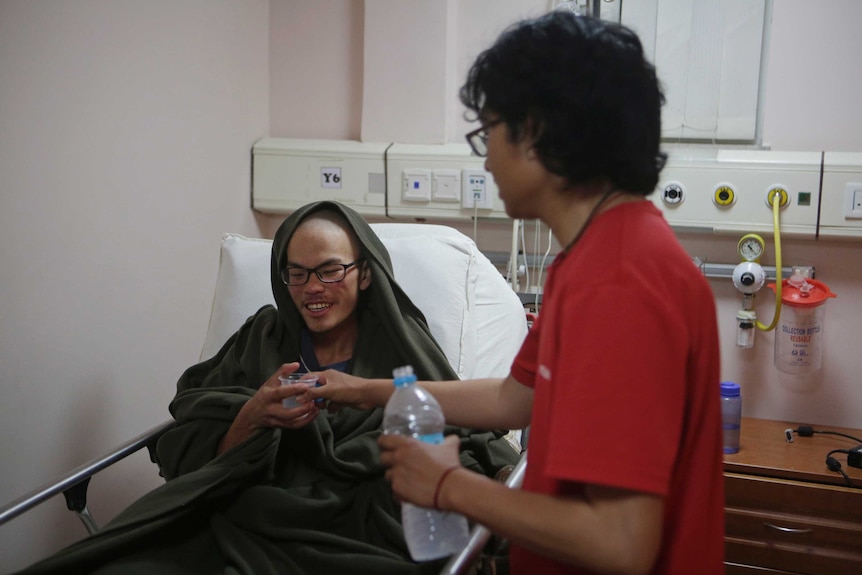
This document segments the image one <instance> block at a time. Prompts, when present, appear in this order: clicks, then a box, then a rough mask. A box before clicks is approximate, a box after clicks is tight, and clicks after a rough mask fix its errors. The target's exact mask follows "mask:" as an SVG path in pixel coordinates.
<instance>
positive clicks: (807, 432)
mask: <svg viewBox="0 0 862 575" xmlns="http://www.w3.org/2000/svg"><path fill="white" fill-rule="evenodd" d="M785 433H788V435H787V438H788V439H787V440H788V441H793V437H792V436H791V435H789V433H796V434H798V435H799V437H811V436H812V435H814V434H815V433H820V434H823V435H838V436H841V437H846V438H847V439H852V440H853V441H855V442H856V443H862V439H859V438H858V437H853V436H852V435H847V434H846V433H841V432H840V431H821V430H819V429H814V428H813V427H811V426H809V425H800V426H799V427H797V428H796V429H787V430H786V431H785Z"/></svg>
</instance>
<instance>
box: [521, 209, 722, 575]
mask: <svg viewBox="0 0 862 575" xmlns="http://www.w3.org/2000/svg"><path fill="white" fill-rule="evenodd" d="M719 366H720V354H719V344H718V330H717V326H716V315H715V303H714V298H713V294H712V291H711V289H710V287H709V284H708V283H707V281H706V280H705V278H704V277H703V275H702V274H701V273H700V271H699V270H698V269H697V268H696V266H695V265H694V264H693V263H692V260H691V258H690V257H689V256H688V255H687V254H686V253H685V251H684V250H683V249H682V247H681V246H680V245H679V242H678V241H677V239H676V237H675V236H674V234H673V232H672V231H671V229H670V227H669V226H668V225H667V224H666V222H665V221H664V218H663V217H662V215H661V212H659V211H658V209H657V208H656V207H655V206H653V205H652V204H651V203H650V202H649V201H642V202H631V203H626V204H621V205H619V206H616V207H614V208H612V209H610V210H608V211H607V212H604V213H601V214H599V215H598V216H597V217H596V218H595V219H594V220H593V222H592V223H591V224H590V225H589V227H588V228H587V229H586V230H585V232H584V234H583V236H582V237H581V239H580V240H579V241H578V243H577V244H576V245H575V246H574V247H573V248H572V249H571V250H570V251H569V252H568V253H567V254H561V255H560V256H558V257H557V259H556V260H555V261H554V263H553V264H552V266H551V267H550V269H549V271H548V278H547V281H546V283H545V291H544V296H543V301H542V310H541V313H540V315H539V318H538V320H537V321H536V322H535V324H534V325H533V328H532V330H531V331H530V333H529V335H528V336H527V339H526V340H525V342H524V344H523V346H522V348H521V351H520V352H519V354H518V356H517V358H516V360H515V362H514V364H513V366H512V375H513V376H514V377H515V379H516V380H518V381H519V382H521V383H523V384H524V385H528V386H531V387H533V388H534V389H535V397H534V405H533V413H532V420H531V424H530V435H529V446H528V449H529V451H528V452H529V463H528V465H527V472H526V476H525V479H524V487H523V488H524V489H526V490H529V491H533V492H538V493H545V494H549V495H557V496H577V494H579V493H580V492H581V489H582V487H583V485H584V484H587V483H592V484H599V485H606V486H612V487H618V488H623V489H628V490H631V491H637V492H645V493H652V494H657V495H660V496H662V497H663V498H664V522H663V523H664V524H663V530H662V534H663V535H662V544H661V551H660V553H659V556H658V560H657V563H656V565H655V567H654V569H653V571H652V572H653V573H656V574H659V573H660V574H662V575H677V574H678V575H694V574H697V575H712V574H715V575H720V574H723V572H724V566H723V561H724V482H723V475H722V450H721V445H722V436H721V413H720V406H719V378H720V373H719ZM511 568H512V573H513V574H528V573H542V574H543V575H549V574H554V573H566V574H573V573H582V571H580V570H578V569H576V568H574V567H571V566H566V565H562V564H560V563H557V562H554V561H551V560H549V559H546V558H544V557H541V556H538V555H536V554H534V553H532V552H530V551H528V550H526V549H523V548H520V547H517V546H514V545H513V546H512V550H511Z"/></svg>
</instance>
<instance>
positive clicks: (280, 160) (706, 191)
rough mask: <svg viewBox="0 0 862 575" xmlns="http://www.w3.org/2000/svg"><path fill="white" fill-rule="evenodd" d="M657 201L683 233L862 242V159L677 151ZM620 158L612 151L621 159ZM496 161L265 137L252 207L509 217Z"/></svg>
mask: <svg viewBox="0 0 862 575" xmlns="http://www.w3.org/2000/svg"><path fill="white" fill-rule="evenodd" d="M667 151H668V154H669V157H668V162H667V165H666V166H665V168H664V170H663V171H662V173H661V176H660V180H659V184H658V186H657V189H656V191H655V192H654V193H653V194H652V195H651V196H650V199H651V200H652V201H653V203H655V205H657V206H658V207H659V209H661V211H662V212H663V213H664V215H665V218H667V220H668V222H669V223H670V224H671V226H673V227H674V229H676V230H678V231H707V232H711V233H715V234H732V235H737V234H740V233H748V232H759V233H762V234H771V233H772V231H773V212H772V207H771V205H770V203H769V199H770V198H773V197H777V198H778V199H779V201H780V202H781V208H780V213H779V222H780V225H781V231H782V234H786V235H787V236H789V237H797V238H802V239H817V238H819V237H824V238H825V237H828V238H851V239H862V153H835V152H826V153H822V152H775V151H768V150H750V149H742V148H733V149H717V148H713V147H708V146H680V147H672V146H669V147H667ZM609 153H612V152H609ZM484 162H485V159H484V158H479V157H476V156H473V155H472V154H471V152H470V147H469V146H468V145H467V144H438V145H434V144H427V145H426V144H399V143H392V144H390V143H368V142H357V141H336V140H294V139H281V138H265V139H263V140H260V141H259V142H257V143H256V144H255V145H254V148H253V183H252V206H253V208H254V209H256V210H259V211H262V212H271V213H279V214H283V213H289V212H291V211H293V210H295V209H296V208H299V207H300V206H303V205H305V204H307V203H309V202H313V201H317V200H337V201H340V202H343V203H345V204H347V205H349V206H351V207H352V208H354V209H355V210H356V211H358V212H359V213H361V214H363V215H366V216H376V217H388V218H393V219H397V220H404V221H408V220H409V221H412V220H468V221H469V220H471V219H473V218H474V217H478V218H492V219H504V218H507V217H508V216H507V215H506V212H505V209H504V206H503V202H502V201H501V200H500V198H499V197H498V191H497V187H496V185H495V184H494V178H493V177H492V176H491V174H489V173H488V172H486V171H485V170H484Z"/></svg>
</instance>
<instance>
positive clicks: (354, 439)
mask: <svg viewBox="0 0 862 575" xmlns="http://www.w3.org/2000/svg"><path fill="white" fill-rule="evenodd" d="M323 209H328V210H333V211H336V212H338V213H340V214H341V215H342V216H343V217H344V218H345V219H346V220H347V222H348V223H349V225H350V226H351V227H352V228H353V230H354V232H355V233H356V235H357V237H358V238H359V241H360V244H361V246H362V252H363V253H362V255H363V256H364V257H365V258H366V260H367V262H368V264H369V266H370V267H371V270H372V278H373V281H372V283H371V286H370V287H369V288H368V289H367V290H365V292H364V294H363V296H362V299H361V300H360V308H361V315H360V320H359V338H358V342H357V346H356V349H355V351H354V354H353V360H352V369H351V371H352V373H353V374H355V375H359V376H363V377H391V374H392V369H393V368H395V367H397V366H400V365H405V364H410V365H412V366H413V368H414V370H415V372H416V373H417V375H418V377H419V378H420V380H421V379H435V380H441V379H446V380H454V379H456V376H455V374H454V372H453V371H452V369H451V368H450V366H449V363H448V362H447V360H446V358H445V356H444V355H443V352H442V351H441V350H440V347H439V346H438V345H437V343H436V342H435V341H434V339H433V338H432V336H431V334H430V332H429V330H428V327H427V324H426V323H425V319H424V317H423V315H422V313H421V312H420V311H419V309H418V308H416V306H415V305H413V303H412V302H411V301H410V299H409V298H408V297H407V296H406V294H405V293H404V292H403V291H402V290H401V288H400V287H399V286H398V284H397V283H396V282H395V279H394V277H393V274H392V264H391V262H390V259H389V255H388V253H387V252H386V249H385V247H384V246H383V244H382V243H381V242H380V240H379V239H378V238H377V236H376V235H375V234H374V232H373V231H372V230H371V228H370V227H369V226H368V225H367V223H366V222H365V221H364V220H363V219H362V218H361V216H359V215H358V214H357V213H356V212H354V211H353V210H351V209H349V208H347V207H345V206H343V205H341V204H338V203H335V202H318V203H315V204H310V205H308V206H305V207H303V208H301V209H299V210H297V211H296V212H294V213H293V214H292V215H291V216H290V217H289V218H288V219H287V220H286V221H285V222H284V223H283V224H282V226H281V227H280V228H279V230H278V232H277V233H276V236H275V240H274V242H273V252H272V265H271V267H272V270H271V273H272V280H271V281H272V287H273V294H274V296H275V301H276V304H277V306H278V307H277V308H275V307H273V306H266V307H263V308H261V309H260V310H259V311H258V312H257V313H256V314H255V315H253V316H252V317H251V318H249V319H248V320H247V321H246V323H245V324H244V325H243V326H242V327H241V328H240V329H239V331H237V332H236V333H235V334H234V335H233V336H232V337H231V338H230V339H229V340H228V341H227V342H226V343H225V345H224V346H223V347H222V349H221V350H220V351H219V352H218V354H216V356H215V357H213V358H211V359H209V360H207V361H204V362H202V363H200V364H197V365H195V366H193V367H191V368H189V369H188V370H187V371H186V372H185V373H184V374H183V375H182V377H181V378H180V380H179V382H178V384H177V394H176V397H175V398H174V400H173V401H172V402H171V405H170V410H171V413H172V414H173V416H174V418H175V419H176V422H177V425H176V427H175V428H174V429H172V430H171V431H169V432H168V433H166V434H165V435H164V436H163V437H162V438H161V439H160V440H159V443H158V446H157V453H158V463H159V465H160V468H161V473H162V475H163V476H164V477H165V478H166V479H167V482H166V483H165V484H164V485H163V486H161V487H159V488H157V489H155V490H154V491H152V492H150V493H148V494H146V495H145V496H143V497H142V498H140V499H139V500H138V501H136V502H135V503H133V504H132V505H131V506H129V507H128V508H127V509H126V510H124V511H123V512H122V513H120V514H119V515H118V516H117V517H116V518H115V519H114V520H113V521H111V522H110V523H109V524H108V525H107V526H106V527H105V528H104V529H103V530H102V531H101V532H100V533H98V534H96V535H93V536H91V537H88V538H87V539H84V540H83V541H81V542H79V543H76V544H74V545H72V546H70V547H68V548H66V549H65V550H63V551H61V552H60V553H58V554H56V555H54V556H52V557H50V558H48V559H46V560H44V561H42V562H39V563H37V564H35V565H33V566H31V567H30V568H29V569H27V570H25V571H24V572H23V573H27V574H36V573H64V574H65V573H90V572H94V573H103V574H107V573H124V574H132V575H134V574H137V573H141V574H143V573H147V574H154V573H158V574H174V573H176V574H190V573H231V574H247V575H267V574H276V573H278V574H297V575H328V574H332V575H336V574H337V575H341V574H345V573H351V574H361V573H367V574H386V573H393V574H396V573H397V574H402V573H403V574H414V573H426V572H427V573H434V572H437V571H439V569H440V567H441V565H442V563H443V561H437V562H432V563H427V564H416V563H413V562H412V561H411V560H410V558H409V554H408V552H407V548H406V544H405V542H404V536H403V531H402V529H401V522H400V510H399V507H398V504H397V503H396V502H395V501H394V500H393V498H392V494H391V491H390V488H389V485H388V483H387V482H386V481H385V480H384V478H383V468H382V467H381V465H380V464H379V462H378V450H377V445H376V440H377V437H378V436H379V434H380V426H381V422H382V417H383V410H382V409H374V410H368V411H360V410H355V409H343V410H341V411H339V412H338V413H332V414H330V413H326V412H321V414H320V415H319V416H318V417H317V418H316V419H315V420H314V422H312V424H310V425H308V426H305V427H304V428H302V429H298V430H289V429H270V430H266V431H263V432H260V433H258V434H256V435H254V436H252V437H251V438H249V439H248V440H246V441H245V442H244V443H242V444H241V445H239V446H237V447H235V448H233V449H231V450H229V451H227V452H225V453H223V454H222V455H220V456H216V448H217V445H218V442H219V440H220V439H221V437H222V436H223V435H224V433H225V432H226V431H227V429H228V428H229V427H230V425H231V422H232V421H233V419H234V417H235V416H236V414H237V412H238V411H239V409H240V408H241V407H242V405H243V404H244V403H245V402H246V401H247V400H248V399H249V398H251V397H252V396H253V395H254V393H255V391H256V390H257V388H258V387H259V386H260V385H261V384H262V383H263V382H264V381H266V379H268V378H269V377H270V376H271V375H272V374H273V373H274V372H275V371H276V369H277V368H278V367H279V366H280V365H281V364H283V363H287V362H292V361H298V357H299V349H300V329H301V327H302V320H301V318H300V315H299V312H298V311H297V309H296V307H295V306H294V304H293V302H292V300H291V299H290V295H289V294H288V291H287V288H286V287H285V286H284V284H283V283H282V281H281V279H280V276H279V270H281V269H282V268H283V267H284V266H285V263H286V258H287V244H288V242H289V240H290V237H291V236H292V235H293V232H294V230H295V229H296V227H297V225H298V224H299V222H301V221H302V220H303V219H304V218H306V217H307V216H308V215H309V214H311V213H313V212H315V211H317V210H323ZM453 385H457V383H453ZM447 433H456V434H458V435H459V436H460V437H461V448H462V450H461V461H462V463H463V464H464V465H465V466H467V467H469V468H471V469H473V470H475V471H477V472H480V473H484V474H486V475H489V476H493V475H494V474H495V473H496V472H497V471H498V470H499V469H500V468H502V467H504V466H506V465H510V464H514V463H515V462H516V460H517V458H518V454H517V453H516V452H515V450H514V449H512V447H511V446H510V445H509V444H508V442H507V441H506V439H504V438H503V435H504V433H505V432H503V431H477V430H470V429H461V428H448V429H447Z"/></svg>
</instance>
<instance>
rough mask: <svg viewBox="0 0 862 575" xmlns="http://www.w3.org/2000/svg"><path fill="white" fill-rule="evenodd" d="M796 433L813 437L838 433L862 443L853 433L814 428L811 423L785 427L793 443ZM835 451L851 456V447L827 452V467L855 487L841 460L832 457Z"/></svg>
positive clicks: (785, 434)
mask: <svg viewBox="0 0 862 575" xmlns="http://www.w3.org/2000/svg"><path fill="white" fill-rule="evenodd" d="M794 433H796V434H797V435H799V437H812V436H813V435H814V434H815V433H818V434H821V435H837V436H840V437H845V438H847V439H852V440H853V441H855V442H857V443H862V439H859V438H858V437H853V436H852V435H848V434H846V433H841V432H840V431H828V430H823V431H821V430H819V429H814V428H813V427H811V426H810V425H800V426H799V427H797V428H796V429H792V428H789V427H788V428H787V429H785V430H784V436H785V438H786V439H787V442H788V443H793V434H794ZM835 453H843V454H845V455H847V456H849V455H850V450H849V449H833V450H832V451H830V452H829V453H827V454H826V467H828V468H829V470H830V471H835V472H837V473H840V474H841V475H842V476H843V477H844V481H846V482H847V485H848V486H850V487H854V485H853V481H852V480H851V479H850V476H849V475H847V472H845V471H844V469H843V468H842V467H841V462H840V461H838V460H837V459H836V458H834V457H832V455H833V454H835Z"/></svg>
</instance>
